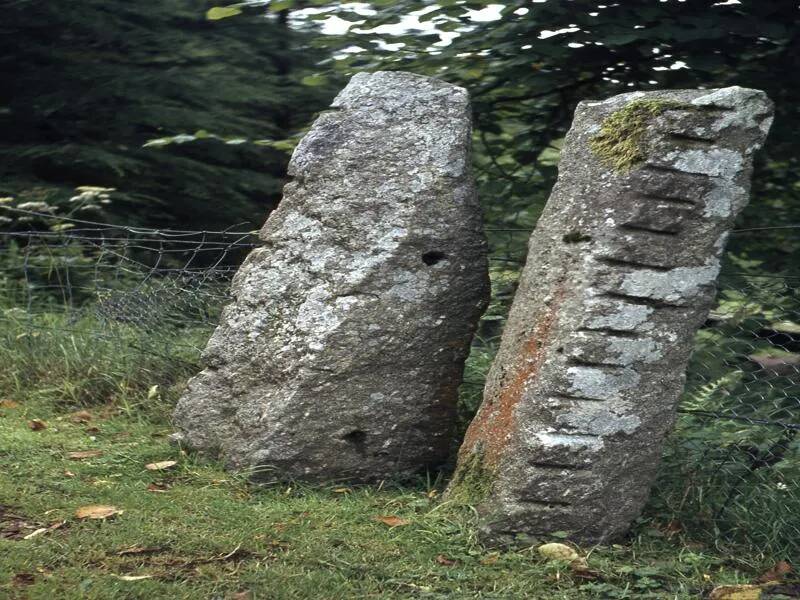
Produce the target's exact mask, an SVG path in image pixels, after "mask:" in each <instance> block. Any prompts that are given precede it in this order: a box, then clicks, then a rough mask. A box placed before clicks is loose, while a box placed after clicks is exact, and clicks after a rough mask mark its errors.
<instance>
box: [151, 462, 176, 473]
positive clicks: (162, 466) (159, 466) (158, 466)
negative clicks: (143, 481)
mask: <svg viewBox="0 0 800 600" xmlns="http://www.w3.org/2000/svg"><path fill="white" fill-rule="evenodd" d="M177 464H178V461H176V460H162V461H160V462H153V463H150V464H147V465H145V466H144V468H145V469H147V470H148V471H164V470H166V469H171V468H172V467H174V466H175V465H177Z"/></svg>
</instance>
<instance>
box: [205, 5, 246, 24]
mask: <svg viewBox="0 0 800 600" xmlns="http://www.w3.org/2000/svg"><path fill="white" fill-rule="evenodd" d="M240 14H242V9H241V7H240V6H239V5H237V4H233V5H231V6H215V7H214V8H209V9H208V12H207V13H206V19H208V20H209V21H219V20H220V19H227V18H228V17H235V16H236V15H240Z"/></svg>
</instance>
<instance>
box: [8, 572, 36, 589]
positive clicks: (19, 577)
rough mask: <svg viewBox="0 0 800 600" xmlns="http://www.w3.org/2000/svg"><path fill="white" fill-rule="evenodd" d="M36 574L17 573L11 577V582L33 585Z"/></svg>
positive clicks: (19, 584) (13, 583) (17, 584)
mask: <svg viewBox="0 0 800 600" xmlns="http://www.w3.org/2000/svg"><path fill="white" fill-rule="evenodd" d="M35 581H36V576H35V575H34V574H33V573H17V574H15V575H14V577H12V578H11V584H12V585H16V586H23V585H33V583H34V582H35Z"/></svg>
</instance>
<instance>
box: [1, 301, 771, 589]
mask: <svg viewBox="0 0 800 600" xmlns="http://www.w3.org/2000/svg"><path fill="white" fill-rule="evenodd" d="M14 314H15V313H13V312H12V313H8V312H7V313H6V319H5V320H3V321H0V362H1V363H2V364H3V369H2V370H0V456H2V464H3V469H2V471H0V597H3V598H5V597H8V598H48V599H52V598H59V599H61V598H65V599H70V598H90V599H91V598H97V599H106V598H125V599H128V598H148V599H152V598H170V599H173V598H187V599H188V598H198V599H200V598H202V599H206V598H221V599H225V598H230V599H242V598H253V599H263V598H270V599H272V598H275V599H283V598H541V599H559V598H564V599H581V598H687V599H688V598H698V597H702V596H703V595H704V594H705V593H706V592H708V591H709V590H710V589H712V588H713V587H714V586H717V585H721V584H738V583H746V582H751V581H753V580H754V579H755V578H757V577H758V575H759V574H760V573H762V572H763V571H765V570H766V569H767V568H769V567H771V566H772V565H773V564H774V563H775V561H776V560H777V559H778V558H784V557H774V556H768V555H762V554H760V553H758V552H757V551H756V552H753V550H752V549H747V550H743V549H737V548H715V547H714V546H713V545H704V544H701V543H699V542H697V541H695V540H692V539H689V538H687V537H684V536H683V534H681V533H680V532H675V531H674V528H672V527H670V526H669V525H664V526H661V525H659V521H658V520H656V519H645V520H642V521H641V522H640V523H639V524H638V525H637V527H636V530H635V531H634V533H633V534H632V535H631V537H630V538H629V539H628V540H625V541H624V543H621V544H619V545H611V546H603V547H597V548H580V549H579V551H580V553H581V554H582V555H583V556H586V557H587V564H588V568H587V569H579V570H575V569H573V568H572V567H571V566H570V565H569V564H568V563H566V562H559V561H552V560H550V561H548V560H545V559H544V558H542V557H540V556H539V555H538V553H537V551H536V549H535V548H534V549H526V550H512V551H498V550H495V549H491V548H483V547H481V546H480V545H479V544H478V543H477V542H476V539H475V525H476V523H475V515H474V514H473V512H472V511H471V510H470V509H468V508H456V507H454V506H451V505H448V504H447V503H446V502H445V503H443V502H441V501H440V493H441V491H442V489H443V487H444V483H445V482H444V481H443V480H442V479H439V478H435V477H433V476H431V477H430V478H422V479H420V480H419V481H417V482H412V483H407V484H406V485H398V484H393V483H390V482H386V483H384V484H383V485H376V486H360V487H353V486H342V485H331V486H317V487H311V486H307V485H303V484H299V483H286V482H283V483H277V482H276V483H273V484H271V485H262V486H256V485H254V484H252V483H250V482H248V481H247V479H246V478H245V477H243V476H241V475H236V474H232V473H229V472H226V471H225V470H223V469H222V468H221V467H220V466H219V465H217V464H213V463H208V462H198V461H196V460H195V459H194V457H192V456H191V455H185V454H183V453H181V452H180V450H178V449H177V448H175V447H173V446H171V445H170V444H169V443H168V441H167V435H168V434H169V433H170V432H171V428H170V424H169V413H170V409H171V406H172V404H173V403H174V401H175V399H176V397H177V395H178V394H179V392H180V389H181V386H182V383H183V382H184V380H185V378H186V376H187V375H188V374H189V373H191V372H192V370H193V368H194V367H193V366H192V361H193V360H195V358H196V354H194V355H193V354H192V351H191V350H187V349H186V347H180V348H179V347H177V346H175V345H174V344H170V340H169V339H168V338H169V335H173V334H169V333H165V332H162V334H161V335H162V337H155V338H152V339H149V340H141V339H139V337H138V336H140V335H142V334H141V333H140V332H139V333H137V332H136V331H133V330H126V329H124V328H121V329H119V330H117V331H115V332H114V333H115V335H114V336H104V335H98V329H97V327H96V326H92V324H91V323H86V322H67V321H64V320H63V319H62V318H61V317H57V316H53V315H43V316H41V317H38V318H36V319H35V320H34V322H32V323H31V322H25V323H23V322H22V321H19V320H17V321H15V320H14V319H15V317H14ZM9 315H10V316H9ZM102 331H103V332H105V333H108V332H109V330H108V328H107V327H106V328H104V329H102ZM173 333H174V335H175V336H177V337H180V338H181V339H184V338H186V337H187V334H188V333H191V334H192V335H199V334H198V332H185V331H183V332H181V331H178V332H173ZM148 335H151V336H152V335H153V334H148ZM141 343H148V347H156V346H157V347H159V348H162V349H163V350H164V352H167V351H172V352H173V353H176V352H177V355H178V357H179V360H167V358H164V357H163V356H162V357H161V358H159V356H158V355H156V356H153V355H146V354H144V353H142V352H140V351H139V350H137V349H136V347H137V346H139V345H140V344H141ZM170 349H171V350H170ZM173 357H174V355H173ZM483 362H485V361H483ZM481 364H483V363H481ZM484 366H485V365H484ZM35 420H38V422H40V423H42V424H44V427H43V428H42V427H40V426H39V427H37V426H35V425H33V426H32V424H33V423H34V422H35ZM86 450H95V451H98V452H100V453H101V454H100V455H98V456H94V457H90V458H85V459H80V460H73V459H71V458H70V456H69V453H70V452H76V451H86ZM166 460H173V461H176V463H177V464H176V465H175V466H173V467H171V468H169V469H166V470H163V471H151V470H148V469H147V468H146V467H145V465H147V464H150V463H153V462H158V461H166ZM87 505H110V506H114V507H116V508H117V509H119V510H120V511H122V512H121V513H120V514H116V515H114V516H113V517H109V518H108V519H104V520H82V519H78V518H77V517H76V516H75V511H76V510H77V509H78V508H80V507H82V506H87ZM61 523H63V524H61ZM59 524H61V525H60V526H58V527H53V526H54V525H59ZM49 527H53V528H52V529H49V530H47V531H46V532H44V533H40V534H38V535H34V536H33V537H30V538H29V539H25V537H26V536H28V535H30V534H31V533H34V532H35V531H37V530H39V529H46V528H49ZM542 541H563V540H560V538H558V537H555V538H553V539H552V540H542ZM764 597H765V598H766V597H767V596H766V595H765V596H764ZM773 597H775V598H779V597H780V596H773Z"/></svg>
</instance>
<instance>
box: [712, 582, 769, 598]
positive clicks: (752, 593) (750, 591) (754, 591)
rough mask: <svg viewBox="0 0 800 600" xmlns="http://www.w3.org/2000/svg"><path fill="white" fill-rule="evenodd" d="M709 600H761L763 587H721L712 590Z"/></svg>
mask: <svg viewBox="0 0 800 600" xmlns="http://www.w3.org/2000/svg"><path fill="white" fill-rule="evenodd" d="M708 598H709V600H759V599H760V598H761V586H758V585H721V586H719V587H715V588H714V589H713V590H711V594H709V596H708Z"/></svg>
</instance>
